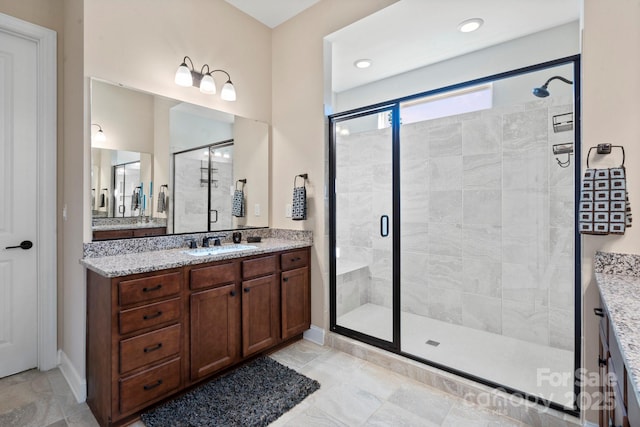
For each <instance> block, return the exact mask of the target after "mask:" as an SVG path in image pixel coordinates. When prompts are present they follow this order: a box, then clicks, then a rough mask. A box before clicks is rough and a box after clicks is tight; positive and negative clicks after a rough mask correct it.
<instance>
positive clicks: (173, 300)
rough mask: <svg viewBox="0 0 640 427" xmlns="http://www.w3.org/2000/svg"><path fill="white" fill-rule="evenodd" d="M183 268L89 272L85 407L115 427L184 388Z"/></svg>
mask: <svg viewBox="0 0 640 427" xmlns="http://www.w3.org/2000/svg"><path fill="white" fill-rule="evenodd" d="M182 275H183V273H182V269H180V268H178V269H172V270H164V271H161V272H153V273H145V274H137V275H133V276H126V277H118V278H113V279H110V278H105V277H102V276H100V275H98V274H97V273H94V272H92V271H88V273H87V404H88V405H89V407H90V408H91V410H92V412H93V413H94V415H95V417H96V419H97V420H98V422H99V423H100V424H101V425H111V424H114V423H117V422H118V421H120V420H123V419H125V418H127V417H128V416H130V415H132V414H135V413H136V412H137V411H139V410H141V409H143V408H144V407H146V406H148V405H150V404H152V403H155V402H157V401H159V400H161V399H163V398H165V397H167V396H169V395H171V394H173V393H174V392H176V391H177V390H179V389H180V387H181V386H182V383H183V380H182V375H181V372H182V364H183V360H184V355H183V353H184V351H183V346H182V342H183V335H184V327H183V314H184V313H183V310H182V306H183V305H182V301H181V292H182V282H183V276H182Z"/></svg>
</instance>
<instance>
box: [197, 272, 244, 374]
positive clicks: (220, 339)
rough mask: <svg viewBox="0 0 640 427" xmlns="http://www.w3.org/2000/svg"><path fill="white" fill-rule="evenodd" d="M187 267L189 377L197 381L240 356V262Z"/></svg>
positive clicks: (233, 361) (231, 363) (238, 358)
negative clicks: (188, 293)
mask: <svg viewBox="0 0 640 427" xmlns="http://www.w3.org/2000/svg"><path fill="white" fill-rule="evenodd" d="M188 271H189V273H188V274H189V287H190V290H191V294H190V296H189V317H190V326H191V330H190V337H189V340H188V341H189V346H190V349H191V354H190V360H191V366H190V377H191V380H192V381H197V380H200V379H202V378H204V377H206V376H208V375H210V374H212V373H214V372H217V371H219V370H221V369H224V368H226V367H228V366H231V365H233V364H234V363H236V362H238V361H239V360H240V322H241V317H240V309H241V305H240V298H241V296H240V283H239V282H240V263H239V262H224V263H217V264H214V265H207V266H204V267H195V268H190V269H189V270H188Z"/></svg>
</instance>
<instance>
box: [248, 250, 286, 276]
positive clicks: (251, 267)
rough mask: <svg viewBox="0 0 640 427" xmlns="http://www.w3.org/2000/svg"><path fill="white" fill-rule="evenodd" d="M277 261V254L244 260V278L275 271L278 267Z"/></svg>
mask: <svg viewBox="0 0 640 427" xmlns="http://www.w3.org/2000/svg"><path fill="white" fill-rule="evenodd" d="M276 262H277V261H276V256H275V255H272V256H265V257H261V258H255V259H250V260H247V261H242V278H243V279H249V278H251V277H258V276H264V275H266V274H271V273H274V272H275V271H276V269H277V268H278V267H277V265H276Z"/></svg>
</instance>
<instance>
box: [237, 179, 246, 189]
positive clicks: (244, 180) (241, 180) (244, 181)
mask: <svg viewBox="0 0 640 427" xmlns="http://www.w3.org/2000/svg"><path fill="white" fill-rule="evenodd" d="M239 182H241V183H242V187H240V189H241V190H243V189H244V185H245V184H246V183H247V178H243V179H239V180H237V181H236V190H237V189H238V183H239Z"/></svg>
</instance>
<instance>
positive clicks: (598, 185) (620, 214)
mask: <svg viewBox="0 0 640 427" xmlns="http://www.w3.org/2000/svg"><path fill="white" fill-rule="evenodd" d="M629 227H631V205H630V204H629V194H628V192H627V182H626V173H625V168H624V166H620V167H617V168H609V169H586V170H585V172H584V177H583V179H582V188H581V192H580V233H582V234H599V235H605V234H624V232H625V230H626V229H627V228H629Z"/></svg>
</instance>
